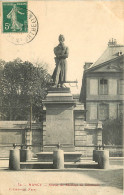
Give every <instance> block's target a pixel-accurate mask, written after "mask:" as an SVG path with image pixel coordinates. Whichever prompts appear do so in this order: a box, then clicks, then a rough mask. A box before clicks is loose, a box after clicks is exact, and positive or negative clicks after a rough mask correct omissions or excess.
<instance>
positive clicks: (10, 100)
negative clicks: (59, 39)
mask: <svg viewBox="0 0 124 195" xmlns="http://www.w3.org/2000/svg"><path fill="white" fill-rule="evenodd" d="M1 62H3V61H1ZM0 67H2V66H0ZM0 74H1V78H0V82H1V84H0V98H1V114H2V116H4V120H28V118H29V114H30V105H31V104H32V109H33V119H34V120H40V119H41V116H42V114H41V113H42V107H43V105H42V100H43V99H44V98H45V96H46V88H47V87H48V86H49V85H50V79H51V76H50V75H49V74H48V72H47V70H46V69H45V68H44V64H43V63H42V64H40V65H39V64H37V66H34V65H33V64H32V63H30V62H28V61H25V62H23V61H22V60H20V59H16V60H14V61H10V62H6V63H4V66H3V67H2V68H1V69H0Z"/></svg>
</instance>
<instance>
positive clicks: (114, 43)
mask: <svg viewBox="0 0 124 195" xmlns="http://www.w3.org/2000/svg"><path fill="white" fill-rule="evenodd" d="M116 45H117V41H116V39H113V38H112V39H111V40H109V42H108V46H109V47H114V46H116Z"/></svg>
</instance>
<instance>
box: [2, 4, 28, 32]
mask: <svg viewBox="0 0 124 195" xmlns="http://www.w3.org/2000/svg"><path fill="white" fill-rule="evenodd" d="M2 8H3V33H12V32H14V33H16V32H22V33H24V32H28V16H27V2H17V1H15V2H3V3H2Z"/></svg>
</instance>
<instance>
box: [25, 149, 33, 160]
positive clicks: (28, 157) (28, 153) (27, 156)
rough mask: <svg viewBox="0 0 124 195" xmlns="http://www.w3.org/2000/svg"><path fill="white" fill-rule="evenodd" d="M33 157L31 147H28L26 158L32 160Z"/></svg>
mask: <svg viewBox="0 0 124 195" xmlns="http://www.w3.org/2000/svg"><path fill="white" fill-rule="evenodd" d="M31 159H32V151H31V149H30V148H27V149H26V160H31Z"/></svg>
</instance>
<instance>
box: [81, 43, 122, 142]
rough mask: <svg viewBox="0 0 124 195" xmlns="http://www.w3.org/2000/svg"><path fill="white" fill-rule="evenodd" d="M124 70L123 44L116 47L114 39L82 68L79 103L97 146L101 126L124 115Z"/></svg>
mask: <svg viewBox="0 0 124 195" xmlns="http://www.w3.org/2000/svg"><path fill="white" fill-rule="evenodd" d="M123 70H124V45H118V44H117V42H116V41H115V40H113V39H112V41H109V43H108V47H107V49H106V50H105V52H104V53H103V54H102V55H101V57H100V58H99V59H98V60H97V61H96V62H95V63H94V64H93V63H85V65H84V74H83V79H82V88H81V93H80V101H81V102H82V103H84V107H85V109H86V116H85V117H86V118H85V120H86V123H87V126H92V124H94V128H93V129H94V130H93V131H94V132H93V134H94V137H95V138H94V139H95V140H96V144H102V128H101V123H103V122H104V121H105V120H106V119H115V118H118V117H119V116H120V114H121V113H123V105H124V104H123V103H124V96H123V95H124V75H123ZM95 126H96V127H97V129H95ZM98 137H99V138H98Z"/></svg>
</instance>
